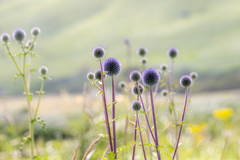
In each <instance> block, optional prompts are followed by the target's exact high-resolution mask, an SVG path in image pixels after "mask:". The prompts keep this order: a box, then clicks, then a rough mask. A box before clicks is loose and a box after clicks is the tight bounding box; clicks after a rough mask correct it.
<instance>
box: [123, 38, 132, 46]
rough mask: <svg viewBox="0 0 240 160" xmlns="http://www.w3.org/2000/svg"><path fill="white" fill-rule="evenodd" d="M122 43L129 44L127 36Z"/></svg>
mask: <svg viewBox="0 0 240 160" xmlns="http://www.w3.org/2000/svg"><path fill="white" fill-rule="evenodd" d="M124 43H125V44H126V45H127V46H130V45H131V41H130V39H129V38H125V39H124Z"/></svg>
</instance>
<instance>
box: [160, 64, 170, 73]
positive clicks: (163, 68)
mask: <svg viewBox="0 0 240 160" xmlns="http://www.w3.org/2000/svg"><path fill="white" fill-rule="evenodd" d="M160 69H161V70H162V71H164V72H165V71H167V69H168V65H167V64H166V63H163V64H161V65H160Z"/></svg>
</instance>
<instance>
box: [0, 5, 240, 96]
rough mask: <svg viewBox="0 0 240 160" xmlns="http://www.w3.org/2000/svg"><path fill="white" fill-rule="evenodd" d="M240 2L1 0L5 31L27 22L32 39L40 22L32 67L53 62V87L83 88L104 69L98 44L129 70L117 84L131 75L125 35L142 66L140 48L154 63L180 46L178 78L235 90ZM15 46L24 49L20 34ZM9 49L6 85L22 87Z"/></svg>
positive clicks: (0, 25)
mask: <svg viewBox="0 0 240 160" xmlns="http://www.w3.org/2000/svg"><path fill="white" fill-rule="evenodd" d="M239 6H240V1H237V0H231V1H229V0H222V1H218V0H208V1H192V0H181V1H179V0H170V1H156V0H153V1H145V0H138V1H127V0H115V1H111V0H101V1H99V0H91V1H89V0H81V1H75V0H61V1H58V0H41V1H40V0H34V1H33V0H21V1H19V0H0V15H1V22H0V33H3V32H7V33H9V34H12V31H13V30H14V29H15V28H23V29H25V30H26V32H27V34H28V35H27V38H28V39H31V36H30V30H31V28H32V27H34V26H38V27H40V28H41V30H42V33H41V36H40V37H39V39H38V40H37V46H36V49H35V51H36V52H37V53H38V56H39V58H38V59H34V60H33V61H32V62H33V64H32V65H33V68H36V69H37V68H39V67H40V66H42V65H45V66H47V67H48V68H49V76H50V77H51V78H52V79H53V80H52V81H51V82H50V81H49V82H47V83H46V89H45V90H46V91H47V92H48V93H56V92H59V91H60V90H61V89H67V90H68V91H72V92H79V91H80V90H81V88H82V85H83V83H84V82H87V78H86V74H87V72H89V71H94V70H95V69H97V68H98V62H97V61H96V59H95V58H94V57H93V56H92V54H91V51H92V49H93V47H95V46H97V45H103V46H105V47H106V56H105V58H106V57H110V56H113V57H116V58H118V59H119V60H120V61H121V63H122V66H123V72H122V73H125V75H124V74H122V75H121V76H120V77H117V78H116V79H117V82H118V81H120V80H128V75H127V73H128V71H129V69H127V67H126V66H127V59H126V46H125V45H124V43H123V40H124V38H126V37H128V38H130V39H131V42H132V64H133V66H135V67H133V68H135V69H137V68H138V67H139V65H140V64H139V60H140V57H138V56H137V55H136V54H135V53H136V50H137V48H138V47H139V46H146V47H147V48H148V51H149V52H148V55H147V58H148V60H149V61H148V62H149V63H148V64H147V66H148V67H154V68H159V66H160V64H161V63H168V64H170V59H169V58H168V57H167V54H166V52H167V50H168V49H169V48H170V47H172V46H175V47H177V48H178V49H179V51H180V54H179V56H178V57H177V58H176V60H175V63H174V65H175V78H176V79H175V83H176V84H178V81H179V78H180V77H181V75H183V74H189V73H190V72H191V71H196V72H198V73H199V79H198V81H197V83H196V85H195V89H194V90H195V91H212V90H224V89H235V88H239V86H240V70H239V68H240V64H239V58H240V45H239V39H240V36H239V33H240V21H239V19H240V9H239ZM11 50H12V52H13V53H18V52H19V51H20V46H19V45H17V44H16V43H15V42H14V41H13V40H11ZM5 52H6V49H5V48H4V47H0V53H1V54H0V55H1V56H0V68H1V70H0V74H1V76H0V77H1V78H0V90H1V91H6V92H8V93H11V94H13V93H21V92H22V88H21V86H19V85H20V84H22V82H21V79H19V80H17V82H16V84H15V86H14V85H13V83H12V82H11V81H12V80H13V76H14V75H15V73H16V71H17V70H16V69H15V68H14V65H13V62H12V61H11V59H10V57H8V56H6V55H4V53H5ZM19 64H21V62H19ZM32 77H33V78H32V80H33V84H32V89H33V90H37V89H38V88H39V87H40V80H38V79H37V78H36V77H38V73H37V72H35V73H34V74H33V75H32ZM178 88H180V87H178Z"/></svg>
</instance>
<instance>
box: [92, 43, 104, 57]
mask: <svg viewBox="0 0 240 160" xmlns="http://www.w3.org/2000/svg"><path fill="white" fill-rule="evenodd" d="M92 54H93V56H94V57H95V58H97V59H101V58H103V57H104V55H105V50H104V48H103V47H101V46H97V47H95V48H93V51H92Z"/></svg>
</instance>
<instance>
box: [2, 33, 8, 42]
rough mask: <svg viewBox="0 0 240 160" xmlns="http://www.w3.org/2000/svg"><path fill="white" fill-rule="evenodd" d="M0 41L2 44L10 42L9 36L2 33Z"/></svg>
mask: <svg viewBox="0 0 240 160" xmlns="http://www.w3.org/2000/svg"><path fill="white" fill-rule="evenodd" d="M1 41H2V42H3V43H7V42H9V41H10V36H9V34H8V33H3V34H2V35H1Z"/></svg>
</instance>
